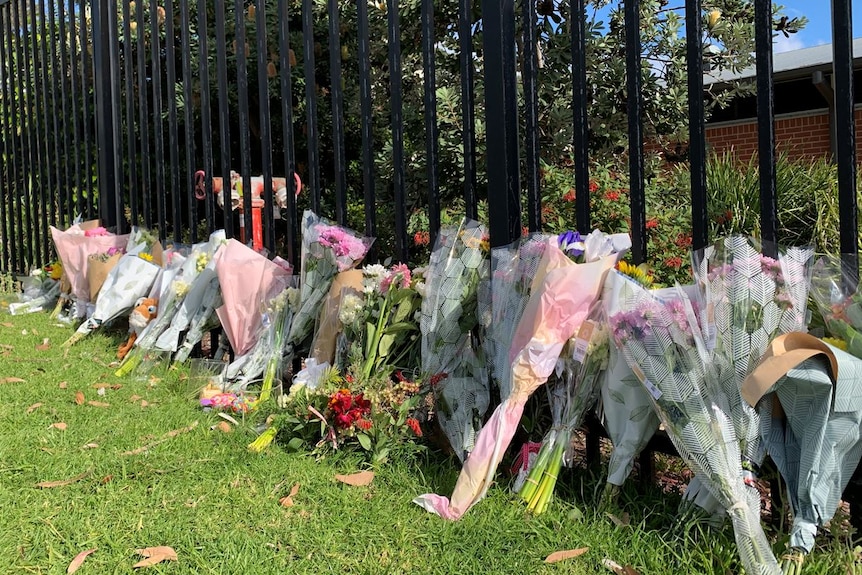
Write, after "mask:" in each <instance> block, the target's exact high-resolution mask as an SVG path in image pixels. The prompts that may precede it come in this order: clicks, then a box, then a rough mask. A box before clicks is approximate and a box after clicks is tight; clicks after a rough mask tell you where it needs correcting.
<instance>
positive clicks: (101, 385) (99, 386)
mask: <svg viewBox="0 0 862 575" xmlns="http://www.w3.org/2000/svg"><path fill="white" fill-rule="evenodd" d="M90 387H92V388H93V389H105V388H106V387H108V384H107V383H103V382H101V381H100V382H97V383H94V384H93V385H91V386H90Z"/></svg>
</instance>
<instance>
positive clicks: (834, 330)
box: [811, 257, 862, 358]
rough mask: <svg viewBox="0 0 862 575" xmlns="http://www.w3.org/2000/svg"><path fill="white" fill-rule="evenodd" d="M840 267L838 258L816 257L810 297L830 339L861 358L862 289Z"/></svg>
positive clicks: (840, 263)
mask: <svg viewBox="0 0 862 575" xmlns="http://www.w3.org/2000/svg"><path fill="white" fill-rule="evenodd" d="M842 259H843V258H842ZM842 268H843V265H842V262H841V259H839V258H834V257H821V258H819V259H818V260H817V262H816V263H815V264H814V272H813V274H812V279H811V297H812V299H813V300H814V303H815V304H816V305H817V309H818V310H819V311H820V315H821V316H822V317H823V322H824V324H825V328H826V331H827V332H828V335H829V336H831V337H832V338H833V340H831V341H830V343H832V344H833V345H836V346H838V347H840V348H841V349H844V350H845V351H847V352H848V353H850V354H852V355H855V356H856V357H859V358H862V292H860V290H859V286H858V282H857V280H855V279H853V278H852V277H851V276H850V275H849V274H847V273H845V272H844V271H842Z"/></svg>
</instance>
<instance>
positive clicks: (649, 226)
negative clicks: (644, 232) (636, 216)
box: [646, 218, 658, 230]
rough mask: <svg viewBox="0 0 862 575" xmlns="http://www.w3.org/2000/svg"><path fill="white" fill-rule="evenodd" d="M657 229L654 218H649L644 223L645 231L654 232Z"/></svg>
mask: <svg viewBox="0 0 862 575" xmlns="http://www.w3.org/2000/svg"><path fill="white" fill-rule="evenodd" d="M657 227H658V220H657V219H655V218H650V219H648V220H647V221H646V229H648V230H654V229H656V228H657Z"/></svg>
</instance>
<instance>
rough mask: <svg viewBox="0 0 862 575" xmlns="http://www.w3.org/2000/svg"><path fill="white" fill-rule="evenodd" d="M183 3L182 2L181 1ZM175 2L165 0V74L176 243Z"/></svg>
mask: <svg viewBox="0 0 862 575" xmlns="http://www.w3.org/2000/svg"><path fill="white" fill-rule="evenodd" d="M181 1H182V0H181ZM174 42H176V37H175V34H174V0H165V72H166V75H167V84H168V85H167V89H168V90H167V98H168V148H169V150H168V155H169V157H170V161H171V163H170V168H169V169H170V171H171V173H170V182H171V209H172V211H173V216H172V218H171V229H172V231H173V238H174V241H175V242H179V241H182V239H183V216H182V210H183V207H182V201H181V199H180V137H179V125H178V123H179V120H178V118H177V57H176V47H175V46H174Z"/></svg>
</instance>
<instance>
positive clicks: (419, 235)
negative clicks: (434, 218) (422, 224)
mask: <svg viewBox="0 0 862 575" xmlns="http://www.w3.org/2000/svg"><path fill="white" fill-rule="evenodd" d="M413 243H414V244H416V245H417V246H427V245H428V244H430V243H431V234H430V233H429V232H427V231H421V232H416V233H415V234H414V235H413Z"/></svg>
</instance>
